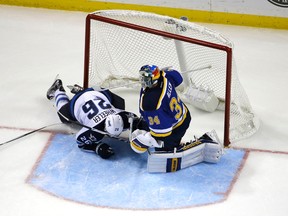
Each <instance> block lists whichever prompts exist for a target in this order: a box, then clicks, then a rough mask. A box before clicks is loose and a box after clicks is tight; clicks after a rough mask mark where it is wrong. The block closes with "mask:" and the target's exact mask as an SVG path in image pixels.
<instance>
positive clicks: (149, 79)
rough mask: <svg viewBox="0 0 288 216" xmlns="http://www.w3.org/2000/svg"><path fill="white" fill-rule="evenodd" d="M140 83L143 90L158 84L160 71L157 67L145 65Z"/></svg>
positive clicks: (141, 72)
mask: <svg viewBox="0 0 288 216" xmlns="http://www.w3.org/2000/svg"><path fill="white" fill-rule="evenodd" d="M139 73H140V82H141V85H142V87H143V88H146V87H148V88H151V87H152V86H153V85H154V84H156V83H157V82H158V79H159V77H160V70H159V68H158V67H157V66H156V65H144V66H142V67H141V69H140V71H139Z"/></svg>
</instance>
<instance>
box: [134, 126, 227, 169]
mask: <svg viewBox="0 0 288 216" xmlns="http://www.w3.org/2000/svg"><path fill="white" fill-rule="evenodd" d="M135 132H136V131H135ZM133 133H134V132H133ZM133 133H132V140H131V142H130V145H131V147H132V149H133V150H134V151H135V152H137V153H143V152H146V150H147V149H148V148H149V147H161V144H160V143H157V142H156V141H155V139H154V138H153V137H150V136H149V132H146V133H145V132H142V133H141V132H139V131H138V132H136V133H134V134H133ZM136 134H137V135H136ZM151 138H152V139H153V140H152V141H151ZM144 143H146V145H144ZM147 144H148V145H147ZM222 155H223V145H222V144H221V142H220V140H219V138H218V136H217V134H216V132H215V131H214V130H213V131H211V132H208V133H205V134H204V135H203V136H202V137H200V138H199V139H196V140H195V141H193V142H190V143H186V144H183V145H181V146H180V147H179V148H177V149H176V148H175V150H174V152H163V151H154V152H149V154H148V162H147V169H148V172H150V173H155V172H175V171H178V170H181V169H184V168H186V167H189V166H192V165H195V164H198V163H201V162H209V163H217V162H218V161H219V160H220V158H221V156H222Z"/></svg>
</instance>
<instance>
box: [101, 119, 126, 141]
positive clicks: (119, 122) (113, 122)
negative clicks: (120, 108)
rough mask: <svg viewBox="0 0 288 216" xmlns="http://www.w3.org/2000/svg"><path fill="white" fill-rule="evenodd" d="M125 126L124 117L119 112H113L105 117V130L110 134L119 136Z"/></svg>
mask: <svg viewBox="0 0 288 216" xmlns="http://www.w3.org/2000/svg"><path fill="white" fill-rule="evenodd" d="M123 127H124V122H123V119H122V117H121V116H120V115H118V114H112V115H109V116H107V118H106V119H105V128H104V130H105V131H106V132H108V134H109V135H110V136H119V135H120V134H121V133H122V131H123Z"/></svg>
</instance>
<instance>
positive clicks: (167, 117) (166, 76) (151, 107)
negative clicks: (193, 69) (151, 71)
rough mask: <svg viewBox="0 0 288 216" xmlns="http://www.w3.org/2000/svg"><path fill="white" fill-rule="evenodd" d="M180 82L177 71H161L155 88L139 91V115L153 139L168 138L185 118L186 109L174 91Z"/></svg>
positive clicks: (180, 78) (180, 77) (181, 79)
mask: <svg viewBox="0 0 288 216" xmlns="http://www.w3.org/2000/svg"><path fill="white" fill-rule="evenodd" d="M182 81H183V78H182V76H181V74H180V73H179V72H178V71H176V70H166V71H161V76H160V78H159V80H158V83H157V86H156V87H153V88H146V89H143V88H142V89H141V92H140V101H139V109H140V114H141V115H142V116H143V118H144V119H145V120H146V122H147V123H148V125H149V129H150V133H151V134H152V136H154V137H155V138H160V139H161V137H162V138H165V137H167V136H169V135H170V134H171V133H172V130H173V129H174V128H176V127H178V126H180V125H181V124H182V123H183V121H184V120H185V118H186V114H187V108H186V106H185V104H184V103H183V102H182V100H181V99H180V98H179V96H178V94H177V92H176V89H175V87H177V86H179V85H180V84H181V83H182Z"/></svg>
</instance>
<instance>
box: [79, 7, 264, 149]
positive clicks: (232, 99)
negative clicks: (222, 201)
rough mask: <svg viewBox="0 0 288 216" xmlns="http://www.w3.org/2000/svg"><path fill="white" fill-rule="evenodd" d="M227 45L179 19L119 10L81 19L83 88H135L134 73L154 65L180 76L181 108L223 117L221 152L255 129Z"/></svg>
mask: <svg viewBox="0 0 288 216" xmlns="http://www.w3.org/2000/svg"><path fill="white" fill-rule="evenodd" d="M232 51H233V45H232V42H231V41H230V40H229V39H227V38H225V37H223V36H222V35H221V34H219V33H217V32H215V31H212V30H211V29H208V28H206V27H203V26H200V25H197V24H194V23H191V22H188V21H186V20H185V19H183V18H182V19H175V18H171V17H167V16H162V15H157V14H152V13H146V12H140V11H123V10H105V11H96V12H94V13H91V14H88V15H87V18H86V38H85V61H84V87H90V86H95V85H97V86H101V87H105V88H115V87H122V86H126V87H129V88H140V83H139V74H138V71H139V69H140V67H141V66H143V65H146V64H154V65H157V66H159V68H165V67H170V66H171V67H173V68H174V69H176V70H178V71H179V72H181V73H182V76H183V78H184V82H183V84H182V85H181V86H180V87H179V88H178V92H179V94H180V95H181V96H182V98H183V99H184V101H185V102H187V103H190V104H192V105H194V106H196V107H198V108H200V109H203V110H206V111H208V112H214V111H216V110H223V111H224V121H223V122H224V129H223V131H224V138H223V142H224V145H225V146H228V145H229V144H230V142H234V141H237V140H239V139H242V138H246V137H248V136H250V135H252V134H254V133H255V132H256V131H257V129H258V124H259V123H258V120H257V118H256V117H255V114H254V113H253V110H252V108H251V105H250V102H249V100H248V97H247V95H246V93H245V91H244V89H243V88H242V86H241V84H240V82H239V79H238V75H237V71H236V66H235V62H234V60H233V56H232Z"/></svg>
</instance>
